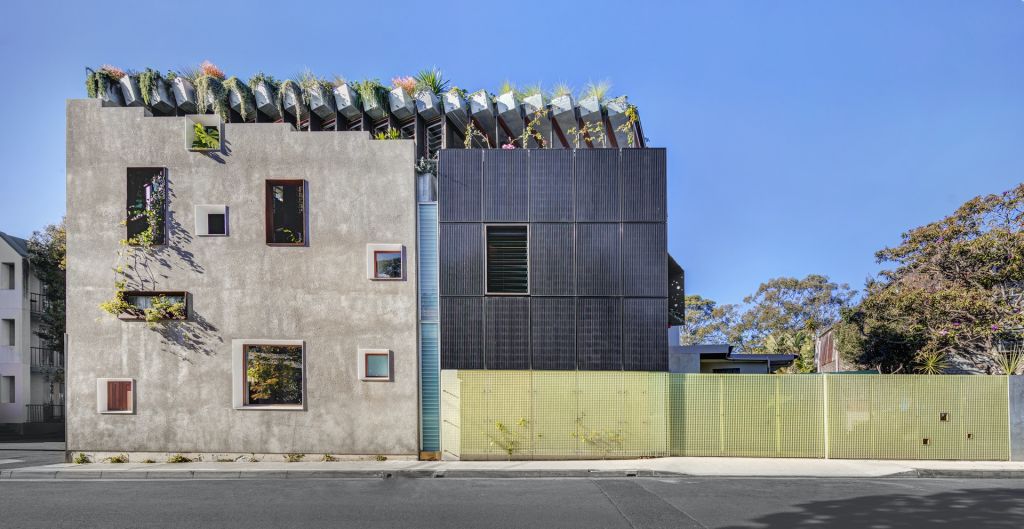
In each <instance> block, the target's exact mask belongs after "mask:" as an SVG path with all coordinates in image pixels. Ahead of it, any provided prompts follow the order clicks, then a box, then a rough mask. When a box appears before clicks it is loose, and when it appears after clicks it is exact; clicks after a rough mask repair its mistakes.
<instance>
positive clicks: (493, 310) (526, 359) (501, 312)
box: [484, 296, 530, 369]
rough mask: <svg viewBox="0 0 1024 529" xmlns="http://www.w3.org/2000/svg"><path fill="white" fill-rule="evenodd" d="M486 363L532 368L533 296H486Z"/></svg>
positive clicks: (503, 367) (503, 366) (491, 367)
mask: <svg viewBox="0 0 1024 529" xmlns="http://www.w3.org/2000/svg"><path fill="white" fill-rule="evenodd" d="M484 329H485V330H484V344H485V347H484V365H485V366H487V369H530V298H528V297H525V296H495V297H489V298H484Z"/></svg>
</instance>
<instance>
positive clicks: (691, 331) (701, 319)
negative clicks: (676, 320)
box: [680, 294, 739, 345]
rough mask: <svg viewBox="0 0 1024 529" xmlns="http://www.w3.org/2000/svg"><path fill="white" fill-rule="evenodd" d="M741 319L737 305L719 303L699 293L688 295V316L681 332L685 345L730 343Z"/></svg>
mask: <svg viewBox="0 0 1024 529" xmlns="http://www.w3.org/2000/svg"><path fill="white" fill-rule="evenodd" d="M737 321H739V311H738V309H737V307H736V305H719V304H718V303H715V302H714V301H713V300H710V299H707V298H704V297H701V296H699V295H697V294H691V295H689V296H686V318H685V322H684V324H683V329H682V332H681V333H680V334H681V335H682V336H681V340H682V342H683V345H697V344H711V343H729V336H730V330H731V329H732V328H733V326H734V325H735V324H736V322H737Z"/></svg>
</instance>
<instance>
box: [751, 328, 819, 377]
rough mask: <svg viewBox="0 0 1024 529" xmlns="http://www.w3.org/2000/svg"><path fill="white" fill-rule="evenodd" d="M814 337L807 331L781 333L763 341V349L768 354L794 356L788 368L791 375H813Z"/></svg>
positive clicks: (813, 334)
mask: <svg viewBox="0 0 1024 529" xmlns="http://www.w3.org/2000/svg"><path fill="white" fill-rule="evenodd" d="M815 337H816V335H815V333H814V332H812V331H809V330H800V331H781V332H777V333H774V334H770V335H769V336H768V338H766V339H765V344H764V349H765V352H766V353H769V354H791V355H796V359H795V360H794V361H793V365H791V366H790V367H789V372H791V373H813V372H814V340H815Z"/></svg>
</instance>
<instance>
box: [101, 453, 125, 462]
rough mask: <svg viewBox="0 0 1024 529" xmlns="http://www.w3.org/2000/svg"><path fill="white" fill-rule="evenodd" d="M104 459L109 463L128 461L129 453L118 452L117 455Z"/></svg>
mask: <svg viewBox="0 0 1024 529" xmlns="http://www.w3.org/2000/svg"><path fill="white" fill-rule="evenodd" d="M104 461H106V462H107V463H127V462H128V454H117V455H116V456H110V457H108V458H106V459H105V460H104Z"/></svg>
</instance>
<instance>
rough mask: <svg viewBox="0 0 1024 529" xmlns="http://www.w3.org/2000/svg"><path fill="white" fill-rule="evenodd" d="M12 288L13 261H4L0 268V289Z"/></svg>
mask: <svg viewBox="0 0 1024 529" xmlns="http://www.w3.org/2000/svg"><path fill="white" fill-rule="evenodd" d="M13 289H14V263H4V264H3V267H2V269H0V290H13Z"/></svg>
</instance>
